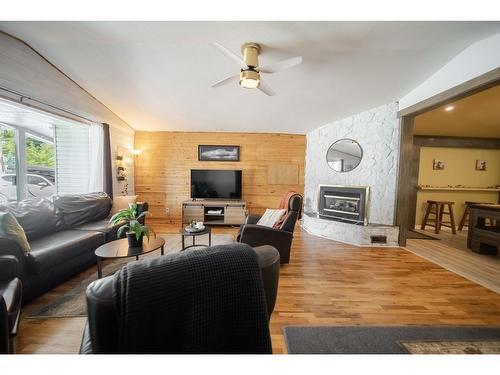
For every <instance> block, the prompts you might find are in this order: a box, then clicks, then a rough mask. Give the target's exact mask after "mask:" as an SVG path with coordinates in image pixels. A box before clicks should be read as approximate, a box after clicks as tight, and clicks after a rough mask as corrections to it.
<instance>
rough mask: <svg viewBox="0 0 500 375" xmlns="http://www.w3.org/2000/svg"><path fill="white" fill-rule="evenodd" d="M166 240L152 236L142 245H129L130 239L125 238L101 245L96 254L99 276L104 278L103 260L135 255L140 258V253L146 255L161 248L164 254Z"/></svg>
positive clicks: (137, 258)
mask: <svg viewBox="0 0 500 375" xmlns="http://www.w3.org/2000/svg"><path fill="white" fill-rule="evenodd" d="M164 246H165V240H164V239H163V238H161V237H156V238H151V239H150V240H149V241H148V240H147V238H145V239H144V242H143V245H142V247H129V246H128V240H127V239H126V238H123V239H121V240H115V241H111V242H108V243H106V244H104V245H101V246H99V247H98V248H97V249H96V251H95V255H96V256H97V278H99V279H100V278H102V260H103V259H116V258H128V257H135V259H136V260H139V255H144V254H147V253H150V252H152V251H155V250H158V249H161V255H163V254H164Z"/></svg>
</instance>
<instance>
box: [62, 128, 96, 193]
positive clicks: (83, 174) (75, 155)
mask: <svg viewBox="0 0 500 375" xmlns="http://www.w3.org/2000/svg"><path fill="white" fill-rule="evenodd" d="M55 147H56V186H57V193H58V194H80V193H86V192H87V189H88V185H89V178H90V160H91V158H90V145H89V126H85V125H75V124H57V125H55Z"/></svg>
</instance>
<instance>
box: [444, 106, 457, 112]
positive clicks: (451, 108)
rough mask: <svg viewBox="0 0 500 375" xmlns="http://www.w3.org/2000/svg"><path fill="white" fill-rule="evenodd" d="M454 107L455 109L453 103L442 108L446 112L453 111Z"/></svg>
mask: <svg viewBox="0 0 500 375" xmlns="http://www.w3.org/2000/svg"><path fill="white" fill-rule="evenodd" d="M454 109H455V106H453V105H449V106H448V107H446V108H445V109H444V110H445V111H446V112H450V111H453V110H454Z"/></svg>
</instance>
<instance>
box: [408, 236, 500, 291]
mask: <svg viewBox="0 0 500 375" xmlns="http://www.w3.org/2000/svg"><path fill="white" fill-rule="evenodd" d="M417 232H420V233H425V234H427V235H429V236H432V237H434V238H438V239H439V241H433V240H417V239H411V240H410V239H409V240H408V241H407V244H406V248H407V249H408V250H410V251H411V252H412V253H415V254H417V255H418V256H421V257H423V258H425V259H428V260H430V261H431V262H433V263H436V264H438V265H440V266H442V267H444V268H446V269H448V270H450V271H452V272H454V273H457V274H459V275H461V276H463V277H465V278H467V279H469V280H471V281H473V282H475V283H478V284H480V285H482V286H484V287H485V288H488V289H491V290H493V291H494V292H497V293H500V254H497V255H496V256H494V255H484V254H477V253H474V252H473V251H472V250H470V249H468V248H467V228H466V229H465V230H463V231H458V232H457V234H452V233H451V230H450V229H448V228H446V229H444V230H441V232H440V233H439V234H435V233H434V231H433V230H420V229H419V230H417Z"/></svg>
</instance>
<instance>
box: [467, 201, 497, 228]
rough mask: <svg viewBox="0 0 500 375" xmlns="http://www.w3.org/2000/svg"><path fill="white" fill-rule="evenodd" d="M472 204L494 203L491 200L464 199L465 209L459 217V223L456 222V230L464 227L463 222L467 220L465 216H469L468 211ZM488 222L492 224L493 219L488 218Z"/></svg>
mask: <svg viewBox="0 0 500 375" xmlns="http://www.w3.org/2000/svg"><path fill="white" fill-rule="evenodd" d="M473 204H494V203H491V202H469V201H465V211H464V214H463V215H462V218H461V219H460V223H459V224H458V230H462V229H464V225H465V222H466V221H467V218H468V217H469V212H470V206H471V205H473ZM490 224H491V225H492V226H493V225H494V224H493V219H490Z"/></svg>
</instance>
